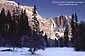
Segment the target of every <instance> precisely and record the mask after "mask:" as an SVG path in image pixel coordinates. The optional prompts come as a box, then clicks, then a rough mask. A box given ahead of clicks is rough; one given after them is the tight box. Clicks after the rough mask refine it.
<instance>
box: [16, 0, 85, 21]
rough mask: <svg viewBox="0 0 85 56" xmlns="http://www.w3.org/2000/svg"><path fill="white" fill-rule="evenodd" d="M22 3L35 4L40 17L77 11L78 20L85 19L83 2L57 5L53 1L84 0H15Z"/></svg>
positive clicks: (75, 0)
mask: <svg viewBox="0 0 85 56" xmlns="http://www.w3.org/2000/svg"><path fill="white" fill-rule="evenodd" d="M15 1H16V2H19V3H20V4H23V5H30V6H33V5H34V4H36V6H37V10H38V12H39V14H40V15H41V16H42V17H45V18H47V17H56V16H60V15H71V14H72V13H75V12H76V13H77V15H78V19H79V20H84V21H85V3H81V4H78V5H58V4H57V3H53V1H55V2H62V1H65V2H66V1H73V2H78V1H81V2H84V0H15Z"/></svg>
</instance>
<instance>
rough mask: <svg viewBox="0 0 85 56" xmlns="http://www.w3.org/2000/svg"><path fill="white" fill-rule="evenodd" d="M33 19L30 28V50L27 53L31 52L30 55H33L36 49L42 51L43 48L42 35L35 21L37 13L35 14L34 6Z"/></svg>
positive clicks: (37, 22)
mask: <svg viewBox="0 0 85 56" xmlns="http://www.w3.org/2000/svg"><path fill="white" fill-rule="evenodd" d="M32 16H33V18H32V22H33V25H32V26H33V27H32V36H31V39H30V41H31V45H30V49H29V51H31V53H32V54H34V53H35V51H36V50H37V49H44V48H43V45H44V44H43V38H42V33H43V32H40V28H39V21H38V20H37V17H36V16H37V12H36V6H35V5H34V9H33V15H32Z"/></svg>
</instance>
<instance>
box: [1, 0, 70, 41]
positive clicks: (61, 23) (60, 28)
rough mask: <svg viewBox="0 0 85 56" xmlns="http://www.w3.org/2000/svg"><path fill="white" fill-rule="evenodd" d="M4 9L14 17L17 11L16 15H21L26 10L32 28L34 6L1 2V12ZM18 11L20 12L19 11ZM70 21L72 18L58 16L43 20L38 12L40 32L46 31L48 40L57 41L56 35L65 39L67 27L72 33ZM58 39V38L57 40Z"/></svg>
mask: <svg viewBox="0 0 85 56" xmlns="http://www.w3.org/2000/svg"><path fill="white" fill-rule="evenodd" d="M2 8H4V9H5V11H6V13H7V11H8V10H9V11H10V12H11V15H13V12H14V11H15V12H16V14H17V13H19V12H20V11H21V10H22V9H23V10H26V14H27V16H28V21H29V25H30V26H32V25H31V24H32V21H31V20H32V14H33V6H23V5H19V4H18V3H16V2H14V1H3V2H2V1H0V10H1V9H2ZM17 10H18V11H17ZM70 19H71V16H58V17H55V18H48V19H45V18H42V17H41V16H40V15H39V14H38V12H37V20H38V21H39V24H40V30H41V31H44V33H46V34H47V36H48V38H50V39H53V40H54V39H55V38H57V37H56V33H58V35H59V36H60V37H63V35H64V30H65V25H66V24H68V25H69V31H70V24H69V23H70ZM57 39H58V38H57Z"/></svg>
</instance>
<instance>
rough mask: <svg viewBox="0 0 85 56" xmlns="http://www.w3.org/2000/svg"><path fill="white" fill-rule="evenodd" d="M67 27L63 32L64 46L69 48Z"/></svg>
mask: <svg viewBox="0 0 85 56" xmlns="http://www.w3.org/2000/svg"><path fill="white" fill-rule="evenodd" d="M68 31H69V30H68V26H66V29H65V31H64V46H65V47H68V46H69V37H68Z"/></svg>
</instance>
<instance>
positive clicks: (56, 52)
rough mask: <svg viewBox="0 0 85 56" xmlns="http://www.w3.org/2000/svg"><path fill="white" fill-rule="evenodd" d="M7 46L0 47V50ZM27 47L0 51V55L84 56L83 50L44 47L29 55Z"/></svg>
mask: <svg viewBox="0 0 85 56" xmlns="http://www.w3.org/2000/svg"><path fill="white" fill-rule="evenodd" d="M4 49H8V48H3V47H0V50H4ZM28 49H29V48H16V50H15V51H13V52H11V51H4V52H2V51H0V56H85V52H80V51H78V52H76V51H74V49H73V48H66V47H64V48H46V49H45V50H44V51H43V50H38V51H36V55H31V53H30V52H28Z"/></svg>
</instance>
